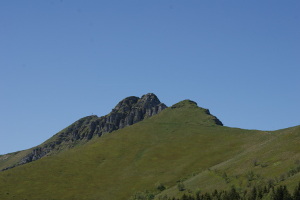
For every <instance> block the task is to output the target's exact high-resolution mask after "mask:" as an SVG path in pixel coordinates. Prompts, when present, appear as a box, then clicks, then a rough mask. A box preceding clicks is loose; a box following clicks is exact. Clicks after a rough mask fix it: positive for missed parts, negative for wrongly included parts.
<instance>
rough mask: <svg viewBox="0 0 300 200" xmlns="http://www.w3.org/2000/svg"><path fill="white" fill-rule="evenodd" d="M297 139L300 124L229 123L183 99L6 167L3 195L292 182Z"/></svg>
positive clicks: (118, 193) (76, 195)
mask: <svg viewBox="0 0 300 200" xmlns="http://www.w3.org/2000/svg"><path fill="white" fill-rule="evenodd" d="M116 107H117V106H116ZM71 126H72V125H71ZM64 130H65V129H64ZM54 137H55V136H54ZM299 139H300V126H298V127H291V128H287V129H282V130H278V131H271V132H270V131H259V130H244V129H239V128H230V127H226V126H222V123H221V121H220V120H218V119H217V118H216V117H215V116H213V115H211V114H210V113H209V111H208V110H207V109H204V108H201V107H198V105H197V104H196V103H195V102H193V101H190V100H184V101H181V102H179V103H177V104H175V105H173V106H171V107H169V108H165V109H163V110H162V111H161V112H159V113H158V114H155V115H153V116H151V117H149V115H148V117H146V119H143V120H142V121H139V122H138V123H135V124H132V125H130V126H125V127H124V128H119V129H118V130H115V131H112V132H111V133H109V134H102V135H101V137H98V136H97V137H92V138H91V139H90V140H89V141H88V142H85V143H83V144H80V145H74V146H73V147H72V148H67V149H65V150H64V151H60V152H59V153H58V152H57V153H55V154H51V155H49V156H44V157H42V159H39V160H36V161H34V162H29V163H27V164H24V165H21V166H17V167H15V168H12V169H9V170H5V171H2V172H0V199H33V200H34V199H44V200H47V199H80V200H81V199H87V200H90V199H104V200H105V199H116V200H118V199H120V200H121V199H122V200H123V199H129V198H130V197H132V196H133V195H134V194H138V195H140V197H141V196H142V194H153V195H155V199H162V198H163V197H164V196H165V195H167V196H169V197H173V196H174V197H180V196H182V195H183V194H184V193H187V194H191V193H193V192H196V191H199V190H201V191H213V190H214V189H230V188H231V187H232V186H235V187H236V188H237V191H241V192H242V189H248V190H251V188H252V187H253V186H266V185H273V186H276V185H279V184H286V185H287V186H288V187H289V188H293V187H294V186H295V185H296V184H298V181H299V180H300V173H299V172H300V167H299V166H300V152H299V148H298V146H299V145H298V144H299V142H298V141H299ZM1 158H2V157H1ZM1 158H0V159H1ZM178 184H182V185H184V187H183V188H184V189H182V188H181V189H180V188H179V187H178ZM146 191H148V192H146ZM136 196H137V195H136ZM140 199H142V198H140Z"/></svg>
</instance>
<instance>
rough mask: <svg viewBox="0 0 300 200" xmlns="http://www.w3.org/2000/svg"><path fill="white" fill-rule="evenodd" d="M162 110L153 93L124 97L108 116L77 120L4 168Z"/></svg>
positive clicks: (24, 162) (74, 143) (161, 105)
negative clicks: (16, 161)
mask: <svg viewBox="0 0 300 200" xmlns="http://www.w3.org/2000/svg"><path fill="white" fill-rule="evenodd" d="M165 108H167V106H166V105H165V104H163V103H161V102H160V101H159V99H158V98H157V96H156V95H155V94H153V93H148V94H145V95H143V96H142V97H141V98H139V97H135V96H130V97H126V98H125V99H123V100H122V101H120V102H119V103H118V104H117V105H116V106H115V108H114V109H112V111H111V112H110V113H109V114H107V115H105V116H102V117H97V116H95V115H93V116H88V117H84V118H81V119H79V120H78V121H76V122H74V123H73V124H71V125H70V126H68V127H67V128H65V129H63V130H61V131H60V132H58V133H57V134H56V135H54V136H53V137H52V138H50V139H49V140H47V141H46V142H44V143H43V144H41V145H39V146H37V147H34V148H32V149H30V150H29V153H28V154H27V155H25V156H24V157H23V158H21V159H20V161H19V162H18V163H16V164H15V165H13V166H8V167H7V168H5V169H9V168H12V167H15V166H18V165H22V164H26V163H28V162H32V161H34V160H38V159H40V158H42V157H44V156H47V155H50V154H55V153H56V152H59V151H61V150H62V149H65V148H72V147H74V146H76V145H77V144H79V143H81V144H82V143H85V142H87V141H89V140H90V139H92V138H93V137H96V136H99V137H100V136H102V135H103V134H105V133H110V132H112V131H115V130H118V129H121V128H124V127H126V126H130V125H132V124H135V123H137V122H140V121H142V120H144V119H146V118H149V117H151V116H153V115H156V114H158V113H159V112H161V111H162V110H163V109H165ZM0 170H1V169H0ZM2 170H3V169H2Z"/></svg>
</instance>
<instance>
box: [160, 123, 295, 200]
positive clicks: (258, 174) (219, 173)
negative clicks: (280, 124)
mask: <svg viewBox="0 0 300 200" xmlns="http://www.w3.org/2000/svg"><path fill="white" fill-rule="evenodd" d="M268 134H269V139H268V140H265V141H262V142H259V143H257V144H255V145H253V146H252V147H250V148H247V149H245V150H244V151H243V152H241V153H240V154H237V155H235V156H233V157H232V158H231V159H229V160H227V161H225V162H222V163H220V164H218V165H215V166H211V168H210V169H209V170H205V171H203V172H201V173H199V174H197V175H196V176H193V177H190V178H189V179H187V180H185V181H184V185H185V187H186V190H185V191H183V192H179V191H178V189H177V187H176V186H173V187H171V188H169V189H167V190H165V191H163V192H162V193H161V194H160V195H168V196H181V195H183V193H188V192H187V191H188V190H191V191H198V190H200V191H210V192H211V191H213V190H214V189H229V188H230V187H231V186H233V185H234V186H235V187H236V188H237V189H238V190H242V189H245V188H251V187H252V186H259V185H261V186H263V185H267V184H269V183H270V182H273V183H274V184H275V186H276V185H279V184H281V185H287V186H288V188H289V189H293V188H294V187H295V186H296V185H297V184H298V183H299V181H300V173H299V172H298V173H296V174H295V175H292V176H288V172H289V171H290V170H291V169H295V168H297V167H299V166H300V151H299V150H300V148H299V141H300V126H298V127H292V128H289V129H284V130H278V131H274V132H269V133H268ZM254 161H255V162H254ZM255 163H256V164H255ZM224 173H226V175H227V179H226V178H225V177H226V176H225V175H224Z"/></svg>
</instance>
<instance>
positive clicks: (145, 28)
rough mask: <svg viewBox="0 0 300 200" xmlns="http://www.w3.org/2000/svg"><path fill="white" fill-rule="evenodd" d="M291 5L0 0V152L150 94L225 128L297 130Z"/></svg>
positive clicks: (299, 101) (299, 47) (299, 32)
mask: <svg viewBox="0 0 300 200" xmlns="http://www.w3.org/2000/svg"><path fill="white" fill-rule="evenodd" d="M299 10H300V1H298V0H289V1H277V0H272V1H271V0H265V1H261V0H253V1H230V0H229V1H223V0H220V1H217V0H213V1H211V0H209V1H208V0H197V1H193V0H189V1H179V0H178V1H176V0H172V1H171V0H164V1H161V0H151V1H140V0H135V1H134V0H129V1H121V0H120V1H114V0H109V1H96V0H95V1H92V0H90V1H83V0H82V1H78V0H63V1H62V0H60V1H59V0H52V1H50V0H49V1H37V0H36V1H30V0H26V1H23V0H19V1H14V0H13V1H1V2H0V69H1V71H0V72H1V73H0V97H1V98H0V111H1V112H0V130H1V131H0V136H1V140H0V154H3V153H8V152H13V151H17V150H22V149H26V148H30V147H33V146H36V145H38V144H40V143H41V142H43V141H44V140H46V139H48V138H49V137H51V136H52V135H54V134H55V133H56V132H58V131H60V130H61V129H63V128H65V127H66V126H68V125H69V124H71V123H72V122H74V121H76V120H78V119H79V118H81V117H84V116H87V115H91V114H97V115H98V116H102V115H105V114H107V113H109V112H110V111H111V109H112V108H113V107H114V106H115V105H116V104H117V103H118V102H119V101H120V100H122V99H123V98H125V97H127V96H141V95H143V94H146V93H149V92H153V93H155V94H156V95H157V96H158V97H159V99H160V100H161V101H162V102H164V103H166V104H167V105H168V106H171V105H172V104H174V103H177V102H178V101H181V100H184V99H191V100H194V101H196V102H197V103H198V105H199V106H201V107H205V108H209V109H210V111H211V113H212V114H214V115H216V116H217V117H218V118H219V119H220V120H221V121H222V122H223V123H224V124H225V125H226V126H230V127H239V128H246V129H260V130H276V129H281V128H286V127H290V126H296V125H300V117H299V110H300V109H299V108H300V93H299V91H300V78H299V77H300V76H299V75H300V55H299V53H300V14H299Z"/></svg>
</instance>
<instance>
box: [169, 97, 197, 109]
mask: <svg viewBox="0 0 300 200" xmlns="http://www.w3.org/2000/svg"><path fill="white" fill-rule="evenodd" d="M182 107H190V108H197V107H198V105H197V103H196V102H195V101H192V100H189V99H186V100H183V101H180V102H178V103H176V104H174V105H173V106H172V107H171V108H182Z"/></svg>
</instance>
